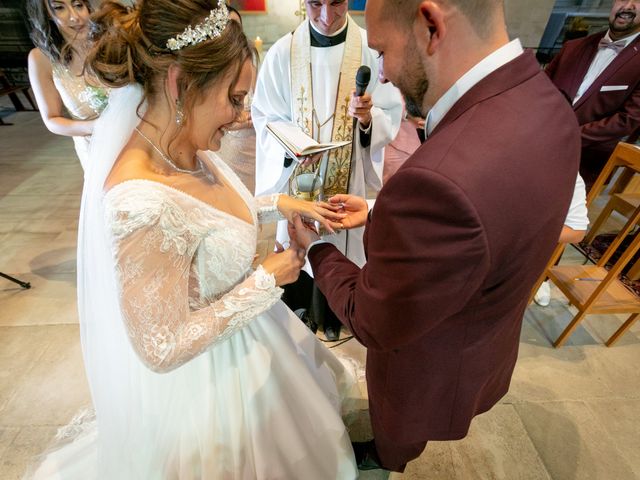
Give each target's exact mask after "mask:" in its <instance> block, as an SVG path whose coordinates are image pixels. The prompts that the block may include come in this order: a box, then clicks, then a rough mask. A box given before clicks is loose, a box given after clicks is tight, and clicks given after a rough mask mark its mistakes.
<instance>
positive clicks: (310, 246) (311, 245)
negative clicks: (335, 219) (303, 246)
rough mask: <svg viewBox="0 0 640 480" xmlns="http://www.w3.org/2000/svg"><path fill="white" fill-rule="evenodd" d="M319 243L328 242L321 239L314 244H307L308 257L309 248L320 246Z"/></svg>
mask: <svg viewBox="0 0 640 480" xmlns="http://www.w3.org/2000/svg"><path fill="white" fill-rule="evenodd" d="M321 243H329V242H327V241H326V240H322V239H319V240H316V241H315V242H311V243H310V244H309V246H308V247H307V255H309V251H310V250H311V248H312V247H313V246H314V245H320V244H321Z"/></svg>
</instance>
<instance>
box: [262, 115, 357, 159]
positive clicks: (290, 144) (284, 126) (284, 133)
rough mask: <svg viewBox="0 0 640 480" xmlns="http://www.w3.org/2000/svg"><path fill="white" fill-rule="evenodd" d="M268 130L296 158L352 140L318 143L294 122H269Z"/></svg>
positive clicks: (346, 143)
mask: <svg viewBox="0 0 640 480" xmlns="http://www.w3.org/2000/svg"><path fill="white" fill-rule="evenodd" d="M267 130H268V131H269V133H271V135H273V136H274V137H275V139H276V140H278V142H279V143H280V145H282V146H283V147H284V149H285V150H286V151H287V153H288V154H289V155H290V156H291V157H292V158H294V159H298V158H299V157H305V156H307V155H314V154H316V153H320V152H325V151H327V150H333V149H334V148H340V147H343V146H345V145H348V144H349V143H351V142H348V141H346V142H331V143H318V142H316V141H315V140H314V139H313V138H311V137H310V136H309V135H307V134H306V133H304V132H303V131H302V129H301V128H300V127H299V126H297V125H296V124H294V123H289V122H269V123H267Z"/></svg>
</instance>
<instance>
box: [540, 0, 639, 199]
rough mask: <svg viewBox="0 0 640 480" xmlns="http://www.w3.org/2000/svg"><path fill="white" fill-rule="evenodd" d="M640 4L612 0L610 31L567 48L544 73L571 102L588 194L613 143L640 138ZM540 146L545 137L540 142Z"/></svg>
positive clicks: (574, 42)
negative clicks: (579, 135) (580, 146)
mask: <svg viewBox="0 0 640 480" xmlns="http://www.w3.org/2000/svg"><path fill="white" fill-rule="evenodd" d="M638 35H640V0H614V2H613V7H612V8H611V14H610V16H609V30H608V31H606V32H600V33H596V34H594V35H590V36H588V37H585V38H581V39H577V40H571V41H568V42H566V43H565V45H564V46H563V47H562V50H561V51H560V53H559V54H558V55H557V56H556V57H555V58H554V59H553V60H552V61H551V63H550V64H549V66H548V67H547V68H546V70H545V71H546V72H547V75H549V78H551V80H552V81H553V83H555V84H556V86H557V87H558V88H559V89H560V90H561V91H562V92H563V93H564V94H565V95H566V96H567V98H568V99H569V100H570V101H571V102H572V105H573V110H574V112H575V114H576V117H577V118H578V123H579V124H580V130H581V132H582V154H581V160H580V175H581V176H582V177H583V179H584V181H585V184H586V186H587V191H589V190H590V189H591V185H593V183H594V182H595V180H596V178H598V175H599V174H600V172H601V171H602V168H603V167H604V165H605V163H607V160H608V158H609V156H610V155H611V153H612V152H613V150H614V149H615V147H616V144H617V143H618V142H619V141H621V140H624V139H627V140H628V141H632V142H633V141H635V140H636V139H637V136H638V133H640V38H639V37H638ZM538 138H539V139H540V140H541V141H544V140H545V139H544V137H538Z"/></svg>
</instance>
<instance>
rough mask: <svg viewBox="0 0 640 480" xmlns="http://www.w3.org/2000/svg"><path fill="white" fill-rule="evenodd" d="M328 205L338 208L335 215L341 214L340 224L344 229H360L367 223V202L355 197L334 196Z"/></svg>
mask: <svg viewBox="0 0 640 480" xmlns="http://www.w3.org/2000/svg"><path fill="white" fill-rule="evenodd" d="M329 204H330V205H334V206H335V207H338V209H337V210H336V213H341V214H343V216H342V218H341V219H340V223H342V226H343V227H344V228H346V229H349V228H357V227H362V226H363V225H365V224H366V223H367V215H368V214H369V205H368V204H367V201H366V200H365V199H364V198H362V197H358V196H356V195H348V194H347V195H344V194H338V195H334V196H333V197H331V198H330V199H329Z"/></svg>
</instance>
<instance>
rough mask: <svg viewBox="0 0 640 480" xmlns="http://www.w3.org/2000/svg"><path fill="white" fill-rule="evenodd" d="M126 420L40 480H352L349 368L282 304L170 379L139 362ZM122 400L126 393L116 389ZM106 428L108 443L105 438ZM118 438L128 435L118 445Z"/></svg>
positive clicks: (64, 456) (93, 427)
mask: <svg viewBox="0 0 640 480" xmlns="http://www.w3.org/2000/svg"><path fill="white" fill-rule="evenodd" d="M131 358H132V363H133V364H132V365H131V373H132V375H130V376H129V378H128V379H125V381H128V382H132V381H133V382H136V385H134V386H132V385H128V386H126V390H129V391H133V392H135V393H134V394H133V395H132V396H131V398H130V399H129V400H128V402H129V403H130V405H128V407H127V408H125V410H127V411H123V412H122V415H120V416H119V418H117V419H113V418H111V419H110V420H111V422H115V423H118V422H120V423H121V424H120V425H111V424H109V425H105V424H103V423H101V419H100V410H99V409H98V415H97V418H98V420H97V423H92V424H90V425H89V426H86V428H84V429H83V430H84V431H83V432H82V433H81V434H80V435H79V436H77V437H76V438H75V439H74V440H73V441H71V442H70V443H68V444H66V445H65V446H63V447H62V448H59V449H57V450H53V451H51V452H50V453H49V454H47V455H46V457H45V458H44V460H43V462H42V463H41V464H40V466H39V468H38V469H37V471H36V473H35V478H38V479H83V480H86V479H94V478H100V479H118V480H126V479H141V480H150V479H159V480H160V479H163V480H164V479H180V480H192V479H194V480H195V479H225V480H226V479H247V480H248V479H283V480H284V479H287V480H294V479H305V480H307V479H309V480H312V479H318V480H320V479H322V480H334V479H353V478H356V477H357V468H356V465H355V460H354V457H353V451H352V448H351V443H350V440H349V436H348V433H347V430H346V427H345V425H344V423H343V421H342V415H343V414H346V413H347V410H349V409H350V407H351V405H353V403H355V402H357V397H358V389H357V382H356V379H355V376H354V374H353V372H352V371H350V369H349V368H346V367H345V366H344V364H343V363H342V362H341V361H340V360H338V358H337V357H336V356H334V355H333V354H332V353H331V351H329V350H328V349H326V347H324V345H322V344H321V343H320V342H319V341H318V340H317V339H316V337H315V336H314V335H313V334H312V333H311V332H310V331H309V330H308V329H307V328H306V327H305V326H304V325H303V324H302V323H301V321H300V320H299V319H298V318H297V317H296V316H295V315H294V314H293V313H292V312H291V311H290V310H289V309H288V308H287V307H286V306H285V305H284V304H283V303H282V302H278V303H277V304H276V305H274V306H273V307H272V308H271V309H270V310H269V311H268V312H266V313H263V314H261V315H260V316H259V317H258V318H256V319H255V320H254V321H253V322H251V323H250V324H249V325H247V326H246V327H245V328H244V329H242V330H240V331H238V332H237V333H235V334H234V335H233V336H231V337H230V338H228V339H226V340H224V341H223V342H221V343H220V344H216V345H214V346H212V347H211V348H210V349H209V350H208V351H206V352H205V353H204V354H202V355H200V356H199V357H197V358H195V359H193V360H191V361H189V362H187V363H186V364H184V365H183V366H181V367H180V368H178V369H176V370H174V371H172V372H169V373H165V374H158V373H154V372H151V371H149V370H148V369H146V368H145V367H144V366H142V364H141V363H140V362H139V361H138V360H137V357H134V356H132V357H131ZM114 395H115V397H117V396H118V393H117V392H114ZM103 430H104V435H103ZM113 432H126V434H125V435H122V437H123V438H116V437H115V436H114V435H113Z"/></svg>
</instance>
